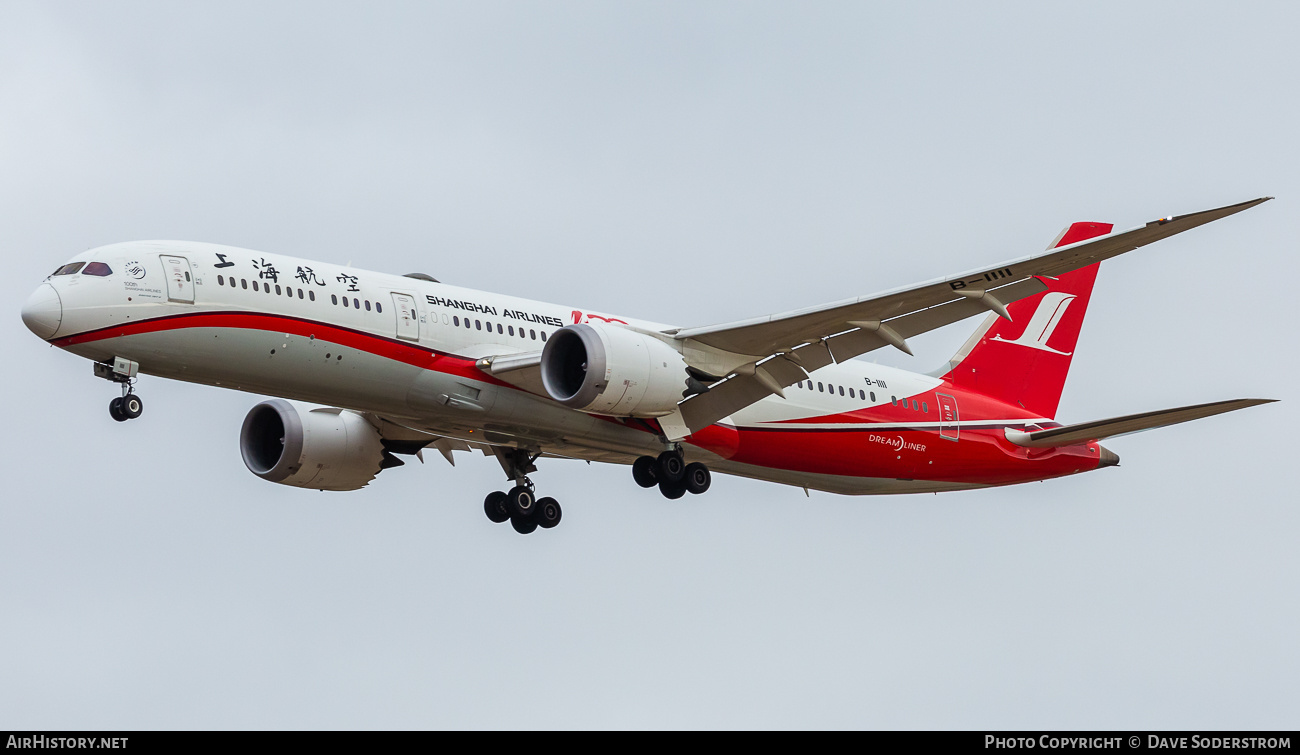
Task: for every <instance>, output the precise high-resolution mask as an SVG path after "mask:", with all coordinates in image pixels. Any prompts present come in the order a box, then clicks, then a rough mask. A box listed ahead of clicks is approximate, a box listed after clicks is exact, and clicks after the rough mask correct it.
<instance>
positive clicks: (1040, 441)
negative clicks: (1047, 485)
mask: <svg viewBox="0 0 1300 755" xmlns="http://www.w3.org/2000/svg"><path fill="white" fill-rule="evenodd" d="M1274 401H1276V399H1271V398H1239V399H1233V400H1231V401H1214V402H1212V403H1209V404H1196V405H1195V406H1180V407H1178V408H1176V409H1161V410H1159V411H1154V412H1143V413H1141V414H1129V415H1125V416H1123V417H1112V418H1110V419H1100V420H1096V421H1094V422H1083V423H1080V424H1077V425H1066V426H1065V427H1053V428H1051V429H1049V430H1037V431H1034V432H1028V433H1027V432H1023V431H1020V430H1012V429H1010V428H1008V429H1007V430H1006V431H1005V432H1006V436H1007V440H1009V441H1011V442H1012V443H1015V444H1016V445H1017V446H1024V447H1026V448H1052V447H1056V446H1071V445H1075V444H1078V443H1088V442H1090V441H1094V440H1104V439H1105V438H1115V437H1118V436H1120V435H1129V434H1131V433H1139V432H1142V431H1143V430H1154V429H1155V428H1157V427H1168V426H1169V425H1177V424H1179V423H1182V422H1191V421H1192V420H1194V419H1202V418H1205V417H1213V416H1214V415H1216V414H1224V413H1225V412H1235V411H1237V410H1238V409H1245V408H1247V407H1251V406H1259V405H1260V404H1269V403H1272V402H1274Z"/></svg>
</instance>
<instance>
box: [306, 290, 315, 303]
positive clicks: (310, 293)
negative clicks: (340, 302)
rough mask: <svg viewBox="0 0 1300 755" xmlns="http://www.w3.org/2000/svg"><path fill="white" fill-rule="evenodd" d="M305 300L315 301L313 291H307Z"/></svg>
mask: <svg viewBox="0 0 1300 755" xmlns="http://www.w3.org/2000/svg"><path fill="white" fill-rule="evenodd" d="M307 298H308V299H311V300H312V301H316V292H315V291H308V292H307Z"/></svg>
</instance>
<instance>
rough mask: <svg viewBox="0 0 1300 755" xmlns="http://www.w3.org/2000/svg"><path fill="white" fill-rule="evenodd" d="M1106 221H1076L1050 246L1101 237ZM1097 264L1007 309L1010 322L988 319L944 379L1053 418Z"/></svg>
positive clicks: (1107, 229) (1055, 281) (1053, 281)
mask: <svg viewBox="0 0 1300 755" xmlns="http://www.w3.org/2000/svg"><path fill="white" fill-rule="evenodd" d="M1111 228H1112V226H1111V225H1110V224H1108V223H1075V224H1073V225H1071V226H1070V227H1069V228H1066V229H1065V231H1064V232H1062V233H1061V235H1060V236H1059V237H1057V239H1056V242H1055V243H1054V244H1053V245H1052V247H1050V248H1055V247H1059V246H1066V245H1067V244H1074V243H1076V242H1079V241H1085V240H1087V239H1090V238H1093V237H1096V236H1104V235H1105V234H1107V233H1110V232H1111ZM1100 264H1101V263H1097V264H1093V265H1089V266H1088V267H1084V268H1080V269H1078V270H1075V271H1073V272H1070V273H1066V274H1064V275H1062V276H1060V277H1059V278H1042V279H1041V280H1042V281H1043V282H1044V283H1046V284H1047V287H1048V288H1047V290H1046V291H1044V292H1043V293H1041V294H1036V295H1034V296H1030V297H1028V298H1026V299H1021V300H1020V301H1017V302H1014V303H1012V304H1011V305H1009V306H1008V307H1007V313H1008V314H1010V315H1011V320H1010V321H1007V320H1005V319H1003V318H1001V317H999V316H997V315H989V317H988V319H986V320H985V321H984V322H983V324H981V325H980V328H979V330H977V331H975V333H974V334H973V335H972V336H971V338H970V340H968V341H967V342H966V344H965V345H964V346H962V348H961V350H960V351H958V352H957V355H956V356H955V357H953V359H952V362H951V369H950V370H949V371H948V374H947V375H945V376H944V378H945V379H947V380H950V381H952V383H953V384H954V385H956V386H958V387H960V388H962V389H965V390H969V391H974V392H976V393H983V394H984V395H986V396H990V397H992V398H995V399H998V400H999V401H1004V402H1006V403H1008V404H1018V405H1019V406H1021V407H1024V408H1025V409H1026V410H1028V411H1030V412H1033V413H1034V414H1037V415H1039V416H1042V417H1055V416H1056V407H1057V405H1058V404H1059V403H1060V401H1061V391H1062V389H1064V388H1065V377H1066V375H1067V374H1068V373H1069V371H1070V358H1071V357H1072V356H1073V355H1074V349H1075V345H1076V344H1077V343H1078V341H1079V331H1080V329H1081V328H1082V327H1083V316H1084V313H1085V312H1086V311H1087V309H1088V300H1089V298H1091V296H1092V285H1093V283H1094V282H1095V281H1096V280H1097V268H1098V267H1099V266H1100Z"/></svg>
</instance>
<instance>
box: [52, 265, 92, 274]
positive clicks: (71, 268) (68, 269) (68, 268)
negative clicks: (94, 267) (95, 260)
mask: <svg viewBox="0 0 1300 755" xmlns="http://www.w3.org/2000/svg"><path fill="white" fill-rule="evenodd" d="M84 264H86V263H84V262H69V263H68V264H66V265H64V266H63V267H61V268H59V269H58V270H55V271H54V272H53V273H52V274H53V275H72V274H73V273H75V272H77V271H78V270H80V269H81V266H82V265H84Z"/></svg>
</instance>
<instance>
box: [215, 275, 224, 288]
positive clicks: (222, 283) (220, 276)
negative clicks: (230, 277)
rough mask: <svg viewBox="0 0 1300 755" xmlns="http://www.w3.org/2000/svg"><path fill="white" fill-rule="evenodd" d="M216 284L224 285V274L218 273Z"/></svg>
mask: <svg viewBox="0 0 1300 755" xmlns="http://www.w3.org/2000/svg"><path fill="white" fill-rule="evenodd" d="M217 285H218V286H224V285H226V277H225V276H224V275H218V276H217Z"/></svg>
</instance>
